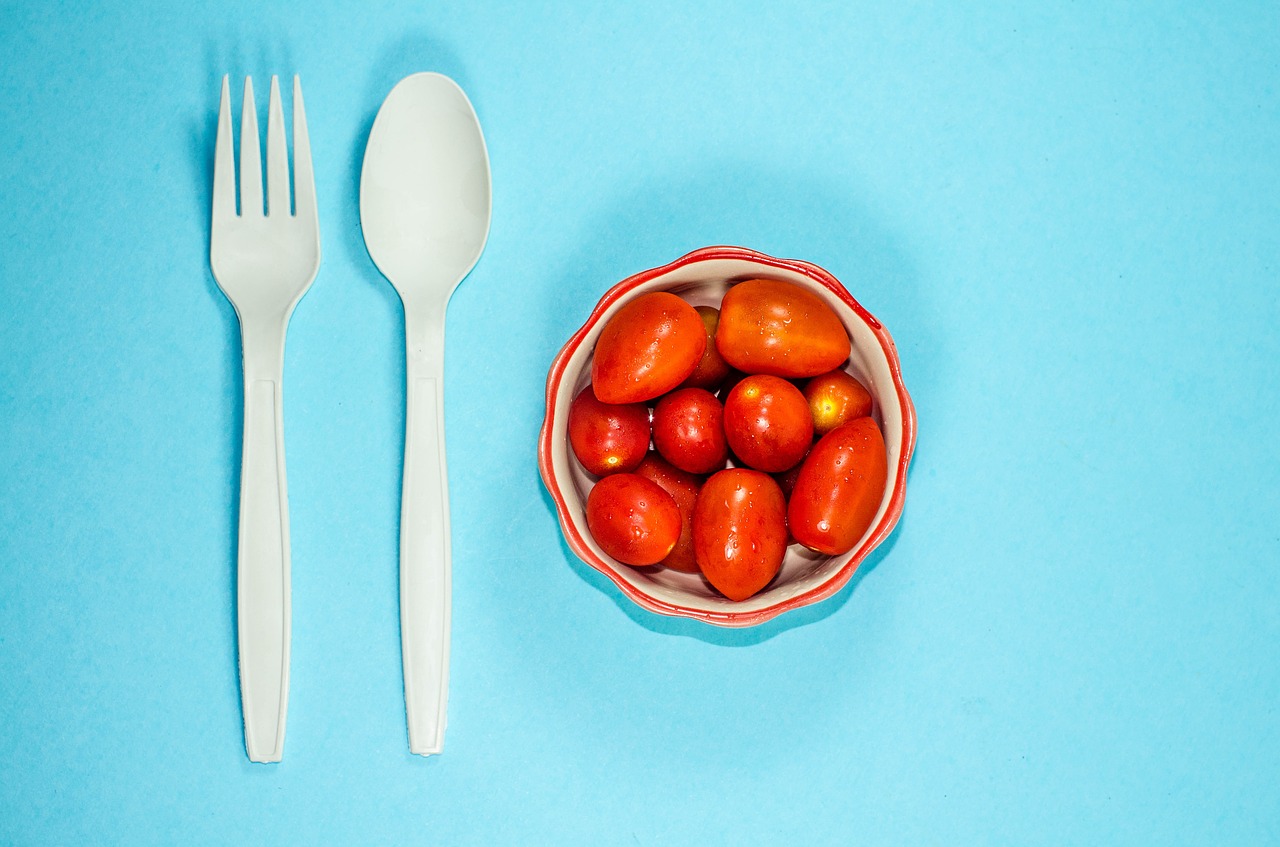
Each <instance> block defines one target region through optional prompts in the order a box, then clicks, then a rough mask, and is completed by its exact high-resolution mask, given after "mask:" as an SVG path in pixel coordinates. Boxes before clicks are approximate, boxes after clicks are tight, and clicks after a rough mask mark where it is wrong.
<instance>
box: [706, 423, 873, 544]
mask: <svg viewBox="0 0 1280 847" xmlns="http://www.w3.org/2000/svg"><path fill="white" fill-rule="evenodd" d="M887 480H888V463H887V460H886V457H885V451H884V437H883V436H881V434H880V428H879V427H877V426H876V422H875V420H873V419H872V418H854V419H853V420H851V421H849V422H848V423H845V424H841V425H840V426H838V427H836V428H835V429H833V430H832V431H831V432H829V433H827V434H826V435H824V436H823V437H822V440H820V441H819V442H818V443H817V444H815V445H814V447H813V450H811V451H810V452H809V458H807V459H805V460H804V464H803V465H801V467H800V476H799V478H798V479H796V487H795V490H794V491H792V492H791V502H790V504H789V505H788V507H787V524H788V526H789V527H790V528H791V534H792V535H794V536H795V539H796V541H799V542H800V543H801V544H803V545H804V546H806V547H808V548H810V549H812V550H817V551H818V552H819V553H826V554H827V555H829V556H839V555H840V554H842V553H847V552H849V551H850V550H852V549H853V545H855V544H857V543H858V541H859V540H861V538H862V536H863V534H865V533H866V531H867V529H868V528H869V527H870V526H871V521H872V520H873V519H874V518H875V515H876V512H877V511H878V510H879V509H880V500H881V498H883V497H884V487H885V483H886V481H887ZM696 529H697V527H696V526H695V531H696Z"/></svg>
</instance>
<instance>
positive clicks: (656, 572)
mask: <svg viewBox="0 0 1280 847" xmlns="http://www.w3.org/2000/svg"><path fill="white" fill-rule="evenodd" d="M759 278H770V279H781V280H786V281H787V282H794V283H796V284H797V285H801V286H804V287H805V288H806V289H808V290H809V291H812V292H813V293H815V294H817V295H818V296H819V297H821V298H822V299H823V300H824V301H825V302H826V303H827V304H828V305H829V306H831V308H832V309H833V310H835V313H836V314H837V315H839V317H840V320H841V321H842V322H843V323H844V326H845V329H846V330H848V332H849V338H850V340H851V341H852V348H853V351H852V353H851V355H850V357H849V363H848V364H847V365H846V368H845V369H846V370H847V371H848V372H849V373H850V374H852V375H853V376H854V377H856V378H857V379H858V380H859V381H861V382H862V384H863V385H865V386H867V388H868V389H869V390H870V392H871V396H872V398H873V399H874V403H875V408H874V411H873V416H874V417H875V419H876V422H877V423H879V424H880V430H881V432H883V433H884V440H885V449H886V451H887V453H888V456H887V459H888V465H889V485H888V486H886V489H885V493H884V497H883V498H882V499H881V501H880V509H879V511H878V512H877V513H876V517H875V519H874V520H873V521H872V527H874V526H875V525H876V524H878V523H879V521H880V518H881V517H882V516H883V515H884V513H885V510H886V509H887V508H888V507H889V502H890V500H891V499H892V496H893V485H894V481H895V479H896V476H895V470H896V468H897V467H898V459H899V457H900V456H901V454H902V446H903V445H902V438H903V430H902V405H901V403H900V402H899V400H898V393H897V391H896V389H895V387H894V384H893V376H892V374H891V371H890V366H889V360H888V357H887V356H886V354H885V352H884V350H883V348H882V347H881V346H880V342H879V340H878V339H877V338H876V336H875V334H874V333H873V332H872V331H871V328H870V327H868V326H867V325H866V323H865V322H863V320H862V319H861V318H860V317H858V315H857V313H855V312H854V311H853V309H851V308H850V307H849V306H848V304H846V303H844V302H843V301H842V300H840V298H839V297H837V296H836V295H835V294H834V293H832V292H831V291H829V290H828V289H827V288H826V287H825V286H823V285H821V284H819V283H818V282H816V281H814V280H812V279H810V278H809V277H807V276H805V275H804V274H802V273H799V272H796V271H790V270H786V269H780V268H775V267H771V266H768V265H762V264H758V263H756V262H753V261H750V260H745V259H712V260H705V261H701V262H694V263H691V264H689V265H685V266H684V267H681V268H678V269H676V270H673V271H670V272H668V273H666V274H663V275H661V276H658V277H656V278H654V279H652V280H649V281H648V282H646V283H643V284H641V285H639V286H637V287H636V288H635V289H633V290H632V291H631V292H630V293H629V294H628V295H627V296H625V297H623V298H622V299H621V301H620V302H617V303H614V304H613V305H612V306H611V307H610V309H609V311H607V312H606V313H605V314H604V315H603V316H602V317H601V319H600V320H599V321H598V322H597V323H596V324H595V326H594V327H592V329H591V331H590V332H589V333H588V334H587V336H586V337H585V338H583V340H582V343H581V344H580V345H579V346H578V349H577V350H575V351H574V353H573V356H572V357H571V358H570V359H569V361H568V363H567V364H566V367H565V373H564V378H563V379H562V380H561V382H560V386H559V390H558V392H557V394H556V397H555V419H554V420H555V429H554V431H553V432H552V436H551V463H552V471H553V473H554V475H555V478H556V479H557V480H558V481H559V482H560V486H561V488H562V493H563V495H564V500H565V505H566V506H567V511H568V513H569V517H570V520H572V521H573V523H574V524H575V526H576V527H577V529H578V532H579V534H580V535H581V536H582V538H583V540H584V542H585V543H586V544H587V545H588V546H590V548H591V549H592V550H593V551H594V552H595V554H596V555H597V556H598V557H599V558H600V560H601V561H602V562H604V563H605V564H606V565H607V566H608V567H609V568H610V569H612V570H613V572H614V573H615V574H617V575H618V576H619V577H620V578H621V579H622V580H624V581H626V582H627V583H630V584H631V585H632V586H634V587H635V588H637V589H638V590H639V591H641V592H642V593H644V594H647V595H649V596H650V597H653V598H654V599H657V600H660V601H663V602H666V603H671V604H674V605H678V606H685V607H688V608H691V609H697V610H700V611H705V612H713V613H720V614H723V613H726V612H754V611H758V610H760V609H764V608H768V607H771V606H774V605H777V604H778V603H782V602H785V601H787V600H790V599H791V598H793V597H796V596H798V595H801V594H804V593H806V592H808V591H810V590H812V589H815V588H817V587H819V586H821V585H822V584H823V583H825V582H827V581H828V580H830V579H831V578H832V577H833V576H834V575H835V574H836V573H837V572H838V571H839V570H840V568H841V567H843V566H844V565H845V564H846V563H847V562H848V561H849V560H850V559H851V558H852V557H853V555H854V553H855V552H856V551H857V550H858V549H859V548H860V547H861V546H862V543H863V542H864V541H865V540H866V539H865V537H864V538H863V539H862V540H861V541H859V543H858V544H856V545H855V546H854V548H853V550H852V551H850V552H849V553H845V554H844V555H842V556H825V555H822V554H820V553H815V552H813V551H811V550H808V549H806V548H805V547H802V546H800V545H799V544H793V545H791V547H790V548H788V550H787V555H786V558H785V559H784V560H783V562H782V569H781V571H780V572H779V574H778V576H777V577H776V578H775V579H774V580H773V582H772V583H770V584H769V586H768V587H767V588H765V590H763V591H761V592H760V593H759V594H756V595H755V596H754V597H751V598H749V599H747V600H742V601H733V600H729V599H727V598H725V597H723V596H721V595H720V594H718V593H717V592H716V591H715V589H713V588H712V587H711V586H710V585H709V584H708V583H707V582H706V580H704V579H703V577H702V576H701V575H700V574H686V573H680V572H678V571H673V570H669V569H667V568H632V567H629V566H627V565H624V564H621V563H620V562H618V561H617V560H616V559H613V558H611V557H610V556H608V555H607V554H605V552H604V551H603V550H601V549H600V547H599V546H598V545H597V544H596V543H595V540H594V539H592V537H591V533H590V532H588V531H587V518H586V500H587V493H588V492H589V491H590V490H591V487H592V486H593V485H594V484H595V482H596V479H597V478H596V477H595V476H592V475H591V474H589V473H588V472H587V471H586V470H585V469H583V467H582V466H581V465H580V464H578V461H577V460H576V459H575V458H574V456H573V454H572V452H571V451H570V449H569V446H568V442H569V439H568V433H567V421H568V419H569V405H570V404H571V403H572V402H573V398H574V397H575V396H577V394H578V392H579V391H581V390H582V389H583V388H585V387H586V386H587V384H588V383H590V382H591V356H592V354H593V353H594V351H595V345H596V339H597V337H598V336H599V335H600V330H601V329H603V327H604V325H605V323H607V322H608V320H609V318H610V317H612V316H613V313H614V312H616V311H617V310H618V309H619V308H621V307H622V305H623V304H624V303H626V302H629V300H630V299H632V298H634V297H637V296H639V295H640V294H643V293H645V292H649V291H670V292H672V293H674V294H678V295H680V296H681V297H682V298H684V299H685V300H687V301H688V302H690V303H692V304H693V305H695V306H704V305H705V306H715V307H717V308H718V307H719V305H720V301H721V299H722V298H723V297H724V294H725V292H726V291H728V290H729V288H730V286H732V285H733V284H734V283H735V282H740V281H743V280H747V279H759ZM870 532H871V530H868V534H870Z"/></svg>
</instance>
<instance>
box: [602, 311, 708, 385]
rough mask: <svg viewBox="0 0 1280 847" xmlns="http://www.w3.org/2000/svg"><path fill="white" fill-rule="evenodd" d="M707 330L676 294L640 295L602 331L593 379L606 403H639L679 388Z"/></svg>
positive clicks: (693, 364)
mask: <svg viewBox="0 0 1280 847" xmlns="http://www.w3.org/2000/svg"><path fill="white" fill-rule="evenodd" d="M706 347H707V331H706V327H705V326H704V325H703V323H702V318H700V317H698V313H697V312H696V311H694V309H693V307H692V306H690V305H689V304H688V303H686V302H684V301H683V300H681V299H680V298H679V297H677V296H676V295H674V294H669V293H667V292H665V291H654V292H650V293H649V294H641V295H640V296H639V297H637V298H636V299H634V300H632V301H631V302H630V303H627V304H626V305H625V306H623V307H622V308H621V309H619V310H618V311H617V312H616V313H615V314H614V315H613V317H611V318H610V319H609V322H608V323H606V324H605V325H604V329H602V330H601V331H600V338H599V340H597V341H596V349H595V354H594V356H593V358H592V360H591V383H592V386H593V388H594V389H595V393H596V397H598V398H599V399H600V400H601V401H603V402H605V403H639V402H642V401H644V400H651V399H653V398H654V397H657V396H659V395H661V394H665V393H667V392H668V391H670V390H671V389H673V388H675V387H676V386H677V385H679V384H680V383H682V382H684V381H685V379H686V378H688V376H689V374H691V373H693V369H694V368H696V367H697V366H698V362H700V361H701V360H702V354H703V352H704V351H705V350H706Z"/></svg>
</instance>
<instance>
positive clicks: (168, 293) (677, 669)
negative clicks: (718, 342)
mask: <svg viewBox="0 0 1280 847" xmlns="http://www.w3.org/2000/svg"><path fill="white" fill-rule="evenodd" d="M536 5H537V4H518V3H509V4H493V3H490V4H484V3H474V4H472V3H461V2H458V3H438V4H425V3H407V2H401V3H382V4H359V3H345V4H343V3H336V2H312V3H305V4H304V3H301V2H296V3H281V2H276V3H256V2H248V0H220V2H216V3H215V2H195V3H161V2H158V1H157V0H137V2H130V3H123V2H119V3H85V4H70V3H64V4H59V3H34V2H28V3H13V2H10V3H5V4H4V5H3V6H2V7H0V50H2V52H3V55H4V57H5V58H4V61H3V62H0V114H2V115H3V120H2V121H0V124H2V126H3V132H2V133H0V327H2V331H0V510H2V511H0V688H2V689H3V691H2V693H0V843H5V844H22V845H27V844H55V843H57V844H71V843H137V844H172V843H208V844H217V843H224V844H249V843H297V844H317V843H343V842H346V843H436V844H464V843H475V844H494V843H506V844H531V843H582V844H623V845H630V844H644V845H648V844H681V843H705V844H722V843H723V844H744V843H805V844H846V843H857V844H884V845H889V844H983V843H992V844H997V843H999V844H1015V843H1016V844H1097V843H1109V844H1122V843H1132V844H1153V843H1160V844H1215V843H1216V844H1221V843H1251V844H1261V843H1266V842H1272V843H1274V842H1276V841H1277V840H1280V720H1278V718H1277V704H1278V703H1280V572H1278V569H1277V565H1278V564H1280V519H1278V513H1280V508H1278V506H1280V497H1278V496H1277V483H1278V482H1280V447H1278V446H1277V443H1278V441H1277V437H1276V421H1277V414H1278V413H1280V407H1278V398H1280V332H1278V331H1277V323H1278V322H1280V294H1278V291H1280V286H1278V285H1277V283H1278V282H1280V279H1278V277H1280V152H1278V151H1280V90H1278V87H1280V63H1278V62H1280V60H1278V58H1277V57H1278V56H1280V6H1277V5H1276V4H1275V3H1265V2H1258V3H1217V4H1203V5H1204V6H1205V7H1206V8H1202V9H1198V10H1197V9H1192V8H1183V9H1177V8H1175V7H1176V6H1179V5H1181V6H1190V5H1191V4H1169V3H1158V2H1152V3H1133V4H1119V3H1116V4H1108V3H1086V2H1077V3H1068V2H1046V3H1030V2H1028V3H1022V4H1017V3H996V4H982V5H985V6H986V8H985V9H983V10H979V9H977V8H961V7H966V6H977V5H979V4H937V5H914V4H904V3H897V2H856V3H853V4H846V3H835V2H831V3H818V2H811V3H796V4H789V5H787V6H786V7H785V8H784V7H783V6H781V5H778V4H751V6H748V5H747V4H738V3H727V2H709V3H702V4H696V5H698V6H699V8H698V9H696V10H690V9H689V8H687V7H688V5H689V4H686V3H684V2H675V0H660V2H655V3H651V4H647V5H646V7H645V8H643V9H626V8H624V7H623V6H621V5H618V6H616V7H613V8H605V6H608V5H609V4H597V3H590V2H580V3H566V4H559V5H557V6H556V7H555V8H553V9H549V10H536V9H535V8H534V7H535V6H536ZM420 70H438V71H442V72H445V73H447V74H449V75H451V76H453V77H454V78H456V79H457V80H458V81H459V82H460V83H461V84H462V86H463V87H464V89H465V90H466V91H467V92H468V94H469V95H470V96H471V98H472V100H473V102H474V104H475V107H476V110H477V112H478V114H479V115H480V118H481V121H482V124H483V126H484V130H485V134H486V137H487V140H488V145H489V153H490V156H491V159H492V169H493V184H494V217H493V228H492V234H491V237H490V240H489V245H488V248H487V250H486V252H485V254H484V256H483V258H482V259H481V261H480V263H479V265H478V266H477V268H476V269H475V271H474V272H473V273H472V275H471V276H470V277H469V278H468V279H467V281H466V282H465V283H464V284H463V285H462V286H461V288H459V289H458V291H457V293H456V295H455V296H454V299H453V303H452V307H451V309H450V312H449V329H448V367H447V384H448V389H447V403H448V409H447V422H448V431H449V455H450V467H451V471H452V474H451V475H452V479H451V485H452V504H453V543H454V591H455V594H454V618H453V620H454V630H453V636H454V642H453V643H454V652H453V678H452V689H451V698H450V725H449V734H448V742H447V747H446V752H445V754H444V755H443V756H441V757H437V758H433V759H430V760H423V759H420V758H415V757H412V756H410V755H409V753H408V751H407V745H406V740H405V728H404V716H403V711H402V708H403V706H402V693H401V677H400V652H399V636H398V629H397V593H396V591H397V577H396V573H397V571H396V568H397V549H398V540H397V525H398V515H399V494H400V489H399V476H400V451H401V446H402V426H403V419H404V400H403V385H402V380H403V367H404V366H403V362H402V356H403V346H402V345H403V342H402V336H401V333H402V318H401V311H400V306H399V302H398V300H397V299H396V296H395V294H394V292H393V290H392V289H391V287H390V286H389V285H388V284H387V283H386V282H385V281H384V280H383V279H382V278H381V277H380V276H379V275H378V273H377V272H376V270H375V269H374V267H373V265H372V264H371V263H370V261H369V259H368V257H367V255H366V252H365V249H364V246H363V242H362V239H361V234H360V228H359V219H358V212H357V189H358V185H357V182H358V174H359V168H360V160H361V156H362V153H363V150H364V144H365V140H366V137H367V134H368V130H369V127H370V124H371V122H372V119H373V116H374V113H375V111H376V109H377V107H378V105H379V104H380V102H381V100H382V98H383V97H384V96H385V95H386V93H387V92H388V91H389V90H390V88H391V86H392V85H393V84H394V83H395V81H396V80H398V79H399V78H401V77H402V76H405V75H407V74H409V73H412V72H415V71H420ZM224 72H225V73H230V74H231V75H232V77H233V79H235V80H236V83H237V84H236V86H233V90H234V91H235V92H236V94H235V96H234V98H233V103H234V104H235V108H236V109H237V110H238V108H239V106H238V103H239V90H238V84H239V81H240V79H241V78H242V77H243V76H244V75H245V74H253V75H254V77H255V79H256V80H257V82H258V94H259V104H260V106H263V107H264V106H265V100H266V98H265V92H266V85H267V82H268V79H269V75H270V74H271V73H280V74H289V73H292V72H297V73H299V74H301V76H302V80H303V87H304V91H305V94H306V98H307V107H308V112H309V118H310V128H311V137H312V144H313V154H314V158H315V162H316V181H317V184H318V189H319V200H320V215H321V228H322V233H323V243H324V251H325V255H324V263H323V265H322V267H321V270H320V274H319V277H318V279H317V280H316V283H315V285H314V287H313V288H312V289H311V291H310V293H308V294H307V296H306V297H305V299H303V301H302V302H301V304H300V305H299V307H298V309H297V311H296V313H295V314H294V318H293V323H292V325H291V330H290V334H289V339H288V347H287V353H286V363H285V420H286V441H287V445H288V448H287V449H288V462H289V464H288V472H289V493H290V495H291V498H290V509H291V519H292V540H293V613H294V628H293V663H292V691H291V701H290V715H289V735H288V743H287V745H286V751H285V760H284V763H283V764H281V765H279V766H258V765H252V764H250V763H249V762H248V761H247V760H246V758H245V755H244V751H243V746H242V735H241V720H240V709H239V696H238V689H237V681H236V673H235V667H236V666H235V649H234V644H235V642H234V630H233V625H232V609H233V596H234V595H233V590H234V548H235V535H236V521H235V505H234V504H235V500H236V496H237V491H238V473H239V450H240V447H239V439H240V432H239V428H240V422H241V414H242V412H241V396H240V391H241V383H240V351H239V336H238V328H237V324H236V319H235V314H234V312H233V310H232V308H231V306H230V305H229V303H228V302H227V301H226V300H225V299H224V298H223V296H222V295H221V293H220V292H219V291H218V289H217V288H216V286H215V284H214V281H213V278H212V276H211V274H210V271H209V267H208V257H207V249H208V240H207V239H208V227H209V220H208V207H209V191H210V183H211V167H212V164H211V163H212V156H213V140H214V128H215V124H216V106H217V95H218V86H219V81H220V79H221V76H222V74H223V73H224ZM714 243H731V244H742V245H745V246H749V247H753V248H755V249H758V250H762V251H765V252H768V253H771V254H774V255H781V256H788V257H798V258H803V259H807V260H810V261H813V262H816V263H818V264H820V265H823V266H824V267H826V268H828V269H829V270H831V271H832V272H833V273H835V274H836V275H837V276H838V277H840V278H841V279H842V280H843V281H844V282H845V284H846V285H847V286H848V287H849V289H850V290H851V291H852V292H853V293H854V295H855V296H856V297H858V298H859V299H860V300H861V301H862V303H863V304H865V305H866V306H867V307H868V308H869V309H870V310H871V311H872V312H873V313H874V314H876V315H877V316H878V317H880V318H881V319H882V320H883V321H884V322H885V323H886V325H887V326H888V327H889V328H890V330H891V331H892V332H893V333H894V335H895V337H896V339H897V341H898V345H899V348H900V350H901V353H902V360H903V372H904V374H905V379H906V383H907V386H908V388H909V389H910V391H911V392H912V395H913V397H914V399H915V402H916V405H917V409H918V412H919V417H920V436H919V447H918V450H917V453H916V458H915V463H914V465H913V467H912V471H911V476H910V485H909V496H908V498H907V508H906V513H905V516H904V518H903V521H902V523H901V525H900V526H899V528H898V531H897V532H896V534H895V535H894V536H893V537H892V538H891V540H890V542H889V543H887V544H886V545H885V547H884V548H882V550H881V551H880V552H878V553H877V555H876V556H874V557H873V558H872V560H871V561H870V562H869V563H868V566H867V567H864V568H863V570H862V571H861V572H860V574H859V576H858V577H857V578H856V579H855V581H854V583H853V584H852V585H851V586H850V587H849V588H847V589H846V590H844V591H842V592H840V593H839V594H838V595H837V596H836V597H835V598H833V599H831V600H829V601H827V602H825V603H823V604H821V605H819V606H817V607H812V608H810V609H806V610H803V611H800V612H797V613H793V614H790V615H787V616H785V617H784V618H783V619H781V620H778V621H775V622H773V623H771V624H769V625H766V626H762V627H759V628H757V629H753V630H748V631H733V632H729V631H720V630H715V629H711V628H708V627H705V626H702V625H699V624H695V623H692V622H686V621H676V620H669V619H665V618H660V617H657V616H653V615H650V614H647V613H645V612H642V611H640V610H638V609H637V608H635V607H633V606H632V605H631V604H630V603H629V602H628V601H626V600H625V599H624V598H623V597H622V596H621V595H620V593H619V592H618V591H617V590H615V589H614V588H612V587H611V585H609V584H608V583H606V582H605V581H604V580H603V579H602V578H601V577H599V576H597V575H595V573H594V572H592V571H590V570H588V569H587V568H586V567H585V566H583V565H582V564H580V563H578V562H577V561H576V560H575V559H573V557H572V556H571V555H570V554H569V553H568V551H567V548H566V547H565V546H564V544H563V543H562V541H561V540H560V536H559V533H558V529H557V524H556V521H555V519H554V516H553V511H552V509H551V507H550V503H549V499H548V497H547V495H546V493H545V492H544V490H543V488H542V485H541V483H540V481H539V479H538V475H537V470H536V467H535V460H534V444H535V438H536V433H537V429H538V426H539V423H540V420H541V417H542V413H543V386H544V380H545V375H546V370H547V367H548V365H549V364H550V361H551V358H552V356H553V355H554V354H555V352H556V350H557V349H558V348H559V346H560V344H561V343H562V342H563V341H564V340H565V339H566V338H567V337H568V336H569V334H570V333H571V332H572V331H573V330H574V329H575V328H576V327H577V326H578V325H579V324H580V323H581V322H582V320H583V319H584V318H585V317H586V315H587V313H588V312H589V310H590V308H591V306H592V305H593V304H594V302H595V301H596V299H597V297H598V296H599V295H600V294H601V293H602V292H603V291H604V290H605V289H606V288H607V287H608V286H609V285H611V284H612V283H613V282H615V281H617V280H618V279H620V278H622V277H624V276H627V275H629V274H631V273H633V272H635V271H638V270H641V269H644V268H648V267H652V266H654V265H657V264H662V263H664V262H667V261H670V260H671V259H674V258H676V257H677V256H679V255H681V254H683V253H684V252H686V251H688V250H690V249H693V248H696V247H700V246H704V245H707V244H714Z"/></svg>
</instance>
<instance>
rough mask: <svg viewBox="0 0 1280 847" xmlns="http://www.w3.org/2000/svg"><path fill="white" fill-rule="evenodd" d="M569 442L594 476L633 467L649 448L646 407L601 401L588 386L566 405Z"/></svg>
mask: <svg viewBox="0 0 1280 847" xmlns="http://www.w3.org/2000/svg"><path fill="white" fill-rule="evenodd" d="M568 430H569V446H570V447H571V448H572V449H573V455H575V456H577V457H578V461H579V462H581V463H582V466H583V467H584V468H586V469H587V470H588V471H590V472H591V473H593V474H595V475H596V476H607V475H608V474H612V473H621V472H625V471H633V470H635V469H636V466H637V465H639V464H640V463H641V462H642V461H644V456H645V454H646V453H648V452H649V407H648V406H646V405H644V404H643V403H625V404H621V405H615V404H611V403H601V402H600V401H599V400H597V399H596V395H595V393H594V392H593V391H592V390H591V386H589V385H588V386H587V387H586V388H584V389H582V391H580V392H578V396H577V397H574V398H573V403H572V404H571V405H570V406H569V424H568Z"/></svg>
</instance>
